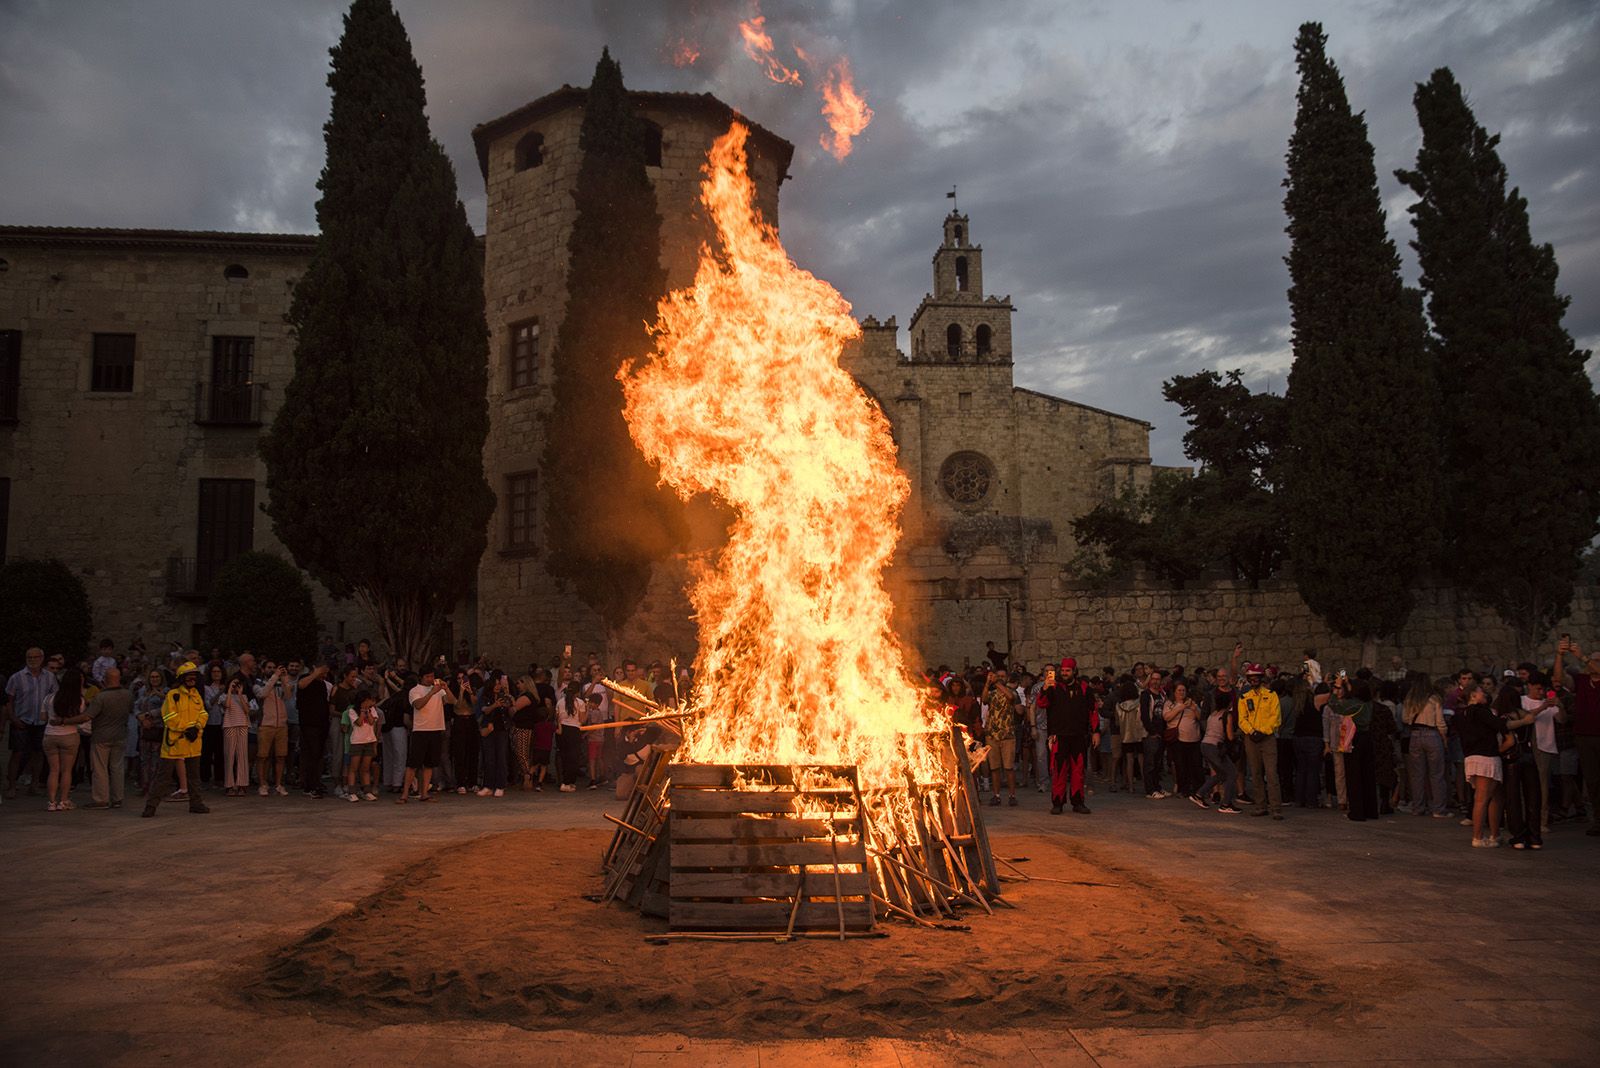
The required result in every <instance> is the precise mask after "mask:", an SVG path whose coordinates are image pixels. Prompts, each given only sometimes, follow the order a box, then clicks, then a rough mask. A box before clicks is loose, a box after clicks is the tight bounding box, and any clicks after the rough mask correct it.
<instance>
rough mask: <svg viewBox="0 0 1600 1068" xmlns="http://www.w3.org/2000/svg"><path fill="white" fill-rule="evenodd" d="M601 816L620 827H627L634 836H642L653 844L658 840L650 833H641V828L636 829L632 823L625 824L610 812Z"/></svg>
mask: <svg viewBox="0 0 1600 1068" xmlns="http://www.w3.org/2000/svg"><path fill="white" fill-rule="evenodd" d="M600 815H602V816H604V817H605V818H606V819H608V820H610V821H611V822H612V823H615V824H616V825H617V826H618V827H626V828H627V829H628V830H630V831H632V832H633V833H634V834H637V835H639V836H641V837H643V838H648V839H650V841H652V842H654V841H655V840H656V836H655V835H653V834H651V833H650V832H649V831H641V830H640V829H639V828H637V827H635V826H634V825H633V824H631V823H624V822H622V821H621V820H619V819H617V817H615V816H613V815H612V814H611V813H609V812H602V813H600Z"/></svg>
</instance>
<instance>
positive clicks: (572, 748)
mask: <svg viewBox="0 0 1600 1068" xmlns="http://www.w3.org/2000/svg"><path fill="white" fill-rule="evenodd" d="M557 710H558V712H557V719H558V721H559V723H560V725H561V740H560V744H561V792H562V793H568V794H570V793H572V792H574V791H575V790H577V789H578V775H579V774H580V772H581V771H582V768H583V732H582V731H581V730H579V728H580V727H582V726H583V717H584V715H585V714H586V713H587V712H588V710H589V706H588V705H586V704H585V703H584V700H583V698H582V697H580V696H578V688H577V687H576V686H568V687H567V688H566V691H565V692H564V693H562V695H561V700H560V702H559V704H558V705H557Z"/></svg>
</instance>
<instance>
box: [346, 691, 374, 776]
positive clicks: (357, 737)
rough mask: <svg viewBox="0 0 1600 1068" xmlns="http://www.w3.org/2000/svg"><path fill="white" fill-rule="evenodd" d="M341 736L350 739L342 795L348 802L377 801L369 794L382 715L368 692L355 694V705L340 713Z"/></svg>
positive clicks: (372, 694)
mask: <svg viewBox="0 0 1600 1068" xmlns="http://www.w3.org/2000/svg"><path fill="white" fill-rule="evenodd" d="M342 715H343V723H342V724H341V726H342V727H343V728H344V730H343V733H344V734H345V735H346V736H347V737H348V738H349V739H350V765H349V767H347V768H346V769H345V773H344V775H345V779H344V796H345V800H347V801H355V802H358V803H359V802H360V801H362V800H363V799H365V800H367V801H376V800H377V799H378V795H377V794H375V793H373V792H372V761H373V758H374V757H376V756H377V753H378V728H379V725H380V724H382V722H383V713H382V712H381V711H380V710H379V709H378V698H377V695H376V694H374V693H373V692H372V691H371V690H362V691H361V692H360V693H359V694H357V695H356V700H355V704H354V705H353V706H352V707H350V708H347V709H345V711H344V712H343V714H342Z"/></svg>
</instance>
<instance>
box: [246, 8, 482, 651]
mask: <svg viewBox="0 0 1600 1068" xmlns="http://www.w3.org/2000/svg"><path fill="white" fill-rule="evenodd" d="M332 57H333V63H332V70H331V72H330V74H329V75H328V85H329V86H330V87H331V88H332V90H333V111H332V116H331V118H330V119H329V121H328V123H327V124H326V125H325V126H324V127H323V131H324V137H325V141H326V145H327V161H326V163H325V165H324V166H323V169H322V177H321V178H320V180H319V181H318V183H317V185H318V188H319V189H320V190H321V191H322V197H321V199H320V200H319V201H318V202H317V222H318V225H319V227H320V228H321V234H320V236H319V238H318V240H317V249H316V252H315V254H314V255H313V257H312V261H311V265H310V267H309V268H308V269H307V270H306V273H305V275H304V277H302V278H301V279H300V281H299V283H298V284H297V285H296V287H295V291H294V299H293V303H292V305H291V308H290V312H289V321H290V323H291V325H292V326H293V328H294V332H295V371H294V377H293V378H292V379H291V380H290V382H289V385H288V387H287V389H286V390H285V393H284V400H283V406H282V409H281V410H280V411H279V412H278V414H277V417H276V419H275V420H274V421H273V425H272V429H271V430H270V432H269V433H268V434H266V435H265V437H264V438H263V439H262V443H261V453H262V457H263V458H264V459H265V461H266V465H267V489H268V493H269V502H268V505H267V512H268V514H269V515H271V517H272V521H273V528H274V530H275V531H276V532H277V536H278V538H279V540H280V541H282V542H283V544H284V546H285V547H287V548H288V550H289V551H290V553H291V554H292V555H293V556H294V559H295V562H296V563H297V564H299V565H300V566H301V567H302V568H304V569H305V570H306V571H308V572H309V573H310V574H311V575H312V576H313V577H315V578H316V579H318V580H319V581H320V582H322V583H323V584H324V585H325V586H327V587H328V589H329V591H330V592H332V593H333V594H334V595H335V596H341V597H342V596H352V595H353V596H354V597H356V599H357V600H358V601H359V602H360V603H361V604H362V606H363V607H364V608H365V609H366V610H367V611H368V612H369V613H370V614H371V615H372V617H373V620H374V623H375V624H376V625H377V627H378V629H379V630H380V631H381V632H382V634H383V637H384V641H385V642H386V643H387V644H388V646H389V648H390V649H391V650H393V651H394V652H396V653H401V654H405V655H407V656H409V657H411V659H412V662H413V663H415V662H417V661H418V660H420V659H422V658H423V657H425V656H426V654H427V653H428V652H429V651H430V650H429V648H428V644H429V641H430V638H431V637H432V635H433V633H434V632H435V629H436V627H437V625H438V624H439V623H440V621H441V620H442V618H443V616H444V615H445V614H446V613H447V612H449V611H450V609H451V608H452V607H453V606H454V605H455V604H456V603H457V602H458V601H459V600H460V598H461V597H462V596H463V595H465V593H466V592H467V589H468V587H469V586H470V584H471V582H472V580H473V576H474V573H475V570H476V568H477V564H478V558H479V557H480V556H481V555H482V552H483V548H484V544H485V541H486V536H487V525H488V520H489V515H490V513H491V512H492V510H493V507H494V496H493V494H492V492H491V491H490V489H489V486H488V483H487V482H486V481H485V480H484V475H483V443H484V439H485V437H486V436H487V434H488V426H489V418H488V404H487V399H486V389H487V373H488V372H487V366H488V329H487V327H486V325H485V322H484V313H483V261H482V256H481V254H480V253H479V250H478V245H477V240H476V238H475V237H474V236H473V233H472V229H471V227H470V226H468V224H467V217H466V211H465V209H464V208H463V207H462V205H461V201H460V198H459V197H458V196H457V193H456V180H455V171H454V169H453V168H452V167H451V165H450V161H449V159H448V158H447V157H446V156H445V154H444V150H443V149H442V148H441V147H440V146H439V143H438V142H437V141H435V140H434V139H433V137H432V136H431V135H430V134H429V132H428V121H427V116H426V115H425V113H424V108H425V106H426V99H425V96H424V92H423V83H422V70H421V68H420V67H419V66H418V65H417V62H416V60H415V59H414V58H413V57H412V52H411V42H410V40H409V39H408V38H407V36H406V32H405V27H404V26H403V25H402V24H401V22H400V19H399V17H398V16H397V15H396V14H395V12H394V9H393V8H392V7H391V6H390V4H389V0H354V2H353V3H352V4H351V5H350V10H349V11H348V12H347V13H346V15H345V18H344V33H343V36H341V37H340V39H339V43H338V45H337V46H336V47H334V48H333V50H332Z"/></svg>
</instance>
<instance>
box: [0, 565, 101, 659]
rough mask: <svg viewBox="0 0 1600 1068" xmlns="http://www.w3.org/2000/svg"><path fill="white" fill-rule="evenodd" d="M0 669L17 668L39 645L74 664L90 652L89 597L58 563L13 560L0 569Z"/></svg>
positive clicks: (90, 623)
mask: <svg viewBox="0 0 1600 1068" xmlns="http://www.w3.org/2000/svg"><path fill="white" fill-rule="evenodd" d="M0 605H4V606H5V607H4V608H3V609H0V669H3V670H4V672H5V673H6V674H10V673H11V672H13V671H16V670H17V669H19V668H21V667H22V665H23V654H24V653H25V652H26V651H27V650H28V648H29V647H30V646H34V645H37V646H38V647H39V648H41V649H43V650H44V651H45V653H46V654H47V655H48V654H50V653H61V654H63V655H64V656H65V657H66V658H67V663H68V664H75V663H77V662H78V659H79V658H80V657H82V656H83V655H84V654H85V653H86V652H88V650H89V635H90V627H91V625H92V622H93V617H92V614H91V612H90V610H89V594H88V592H87V591H86V590H85V589H84V588H83V583H82V582H81V581H79V579H78V576H77V575H74V574H73V573H72V569H71V568H69V567H67V565H66V564H63V563H62V562H61V561H60V560H13V561H11V562H10V563H8V564H6V565H5V566H4V567H0Z"/></svg>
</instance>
